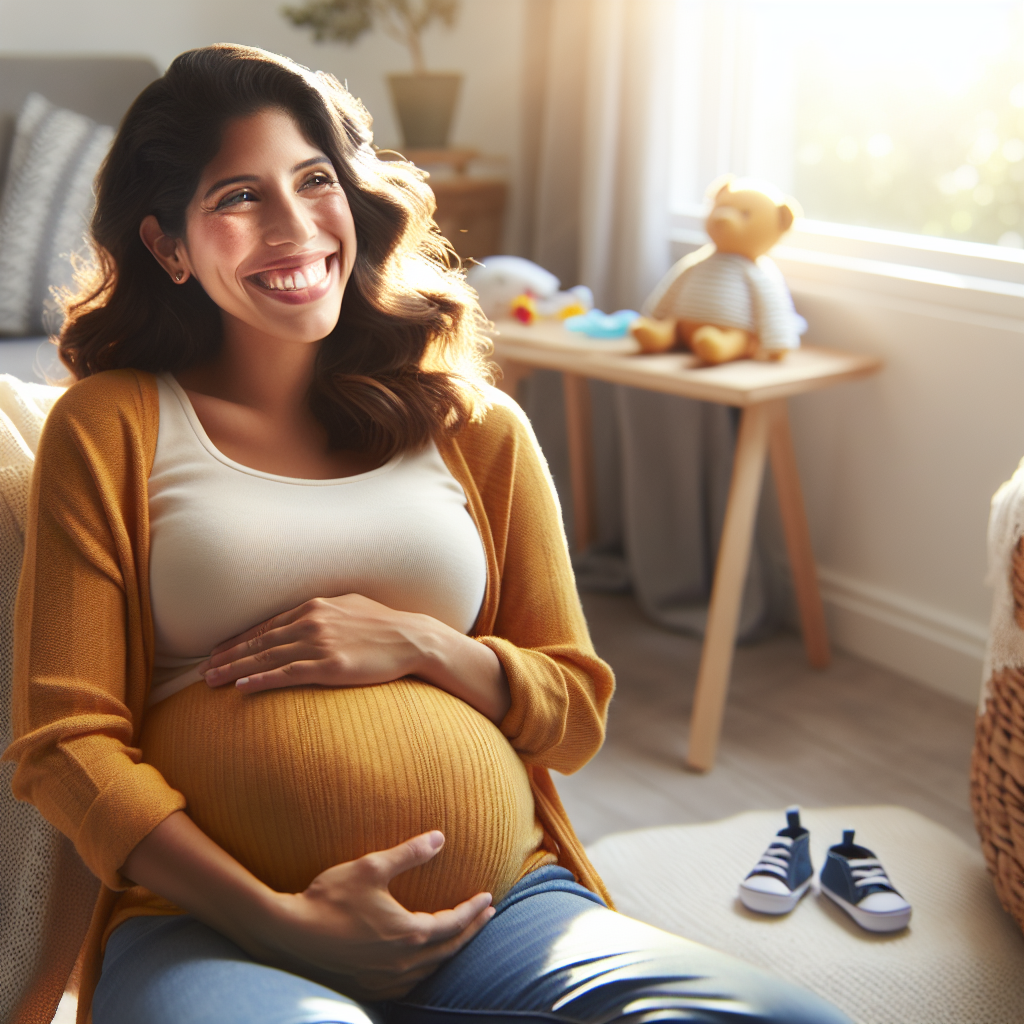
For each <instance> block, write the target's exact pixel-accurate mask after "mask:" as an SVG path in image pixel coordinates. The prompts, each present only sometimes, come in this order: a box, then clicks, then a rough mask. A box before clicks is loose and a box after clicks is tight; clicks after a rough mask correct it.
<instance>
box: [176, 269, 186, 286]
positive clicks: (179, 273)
mask: <svg viewBox="0 0 1024 1024" xmlns="http://www.w3.org/2000/svg"><path fill="white" fill-rule="evenodd" d="M184 276H185V271H184V270H179V271H178V272H177V273H176V274H175V275H174V280H175V281H177V283H178V284H181V279H182V278H183V277H184Z"/></svg>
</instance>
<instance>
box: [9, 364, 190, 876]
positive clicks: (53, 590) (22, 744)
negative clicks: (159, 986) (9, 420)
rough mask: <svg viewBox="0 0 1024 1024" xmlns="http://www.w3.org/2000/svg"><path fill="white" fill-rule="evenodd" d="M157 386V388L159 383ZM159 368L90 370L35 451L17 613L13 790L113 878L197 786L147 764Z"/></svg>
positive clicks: (11, 753)
mask: <svg viewBox="0 0 1024 1024" xmlns="http://www.w3.org/2000/svg"><path fill="white" fill-rule="evenodd" d="M150 389H151V391H152V393H150ZM157 423H158V407H157V405H156V400H155V386H154V385H153V384H152V381H151V379H150V378H148V377H146V376H144V375H140V374H136V373H134V372H132V371H115V372H112V373H105V374H100V375H98V376H96V377H90V378H87V379H86V380H84V381H82V382H80V383H78V384H76V385H74V386H73V387H72V388H71V389H69V391H68V392H67V393H66V394H65V395H64V396H63V397H62V398H61V399H60V400H59V401H58V402H57V403H56V405H55V406H54V408H53V410H52V411H51V413H50V415H49V417H48V419H47V421H46V425H45V427H44V430H43V433H42V437H41V438H40V442H39V449H38V453H37V456H36V465H35V470H34V474H33V478H32V489H31V493H30V498H29V514H28V522H27V529H26V537H25V558H24V564H23V568H22V576H21V584H20V588H19V591H18V600H17V605H16V610H15V651H14V694H13V719H14V720H13V725H14V736H15V741H14V743H12V745H11V746H10V747H9V748H8V750H7V752H6V754H5V758H7V759H15V760H17V762H18V767H17V770H16V772H15V775H14V780H13V789H14V793H15V795H16V796H17V797H18V798H19V799H21V800H27V801H30V802H31V803H33V804H35V805H36V807H38V808H39V810H40V811H41V812H42V814H43V815H44V816H45V817H46V818H47V819H48V820H49V821H50V822H51V823H52V824H54V825H55V826H56V827H57V828H58V829H60V831H61V832H63V833H64V834H65V835H67V836H68V837H69V838H70V839H71V840H72V841H73V842H74V844H75V847H76V848H77V850H78V852H79V854H80V855H81V857H82V859H83V860H84V861H85V863H86V864H87V865H88V867H89V868H90V870H92V871H93V872H94V873H95V874H96V875H97V876H98V877H99V878H100V879H101V880H102V881H103V882H104V883H105V884H106V885H108V886H110V887H111V888H115V889H118V888H124V887H126V886H127V885H129V884H131V883H129V882H127V881H126V880H125V879H123V878H122V876H121V875H120V872H119V868H120V866H121V864H122V863H123V862H124V860H125V859H126V858H127V856H128V854H129V853H130V852H131V851H132V850H133V849H134V848H135V846H136V845H137V844H138V843H139V842H140V841H141V840H142V839H143V838H144V837H145V836H146V835H147V834H148V833H149V832H150V831H151V830H152V829H153V828H154V827H155V826H156V825H157V824H159V823H160V821H162V820H163V819H164V818H166V817H167V816H168V815H169V814H171V813H172V812H173V811H175V810H179V809H181V808H183V807H184V806H185V799H184V797H183V796H182V795H181V794H180V793H178V792H177V791H176V790H174V789H172V788H171V787H170V786H169V785H168V784H167V783H166V782H165V781H164V779H163V777H162V776H161V775H160V773H159V772H158V771H156V769H154V768H152V767H151V766H149V765H147V764H144V763H142V759H141V752H140V750H139V749H138V746H137V745H136V744H137V738H138V732H139V725H140V722H141V718H142V712H143V708H144V702H145V696H146V686H147V683H148V678H149V673H150V667H151V666H150V661H151V658H152V653H151V652H152V624H151V620H150V616H149V607H148V504H147V495H146V481H147V478H148V475H149V469H150V466H151V464H152V457H153V452H154V450H155V444H156V432H157Z"/></svg>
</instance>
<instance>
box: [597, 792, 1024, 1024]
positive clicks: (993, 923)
mask: <svg viewBox="0 0 1024 1024" xmlns="http://www.w3.org/2000/svg"><path fill="white" fill-rule="evenodd" d="M802 819H803V823H804V825H805V826H806V827H807V828H809V829H810V831H811V851H812V856H813V862H814V867H815V871H816V873H818V872H820V870H821V866H822V864H823V862H824V858H825V854H826V852H827V850H828V847H829V846H831V845H832V844H833V843H838V842H840V841H841V840H842V830H843V828H844V827H847V828H854V829H856V831H857V835H856V840H855V841H856V842H858V843H861V844H863V845H864V846H867V847H869V848H870V849H872V850H873V851H874V852H875V853H876V854H877V855H878V856H879V857H880V858H881V860H882V863H883V865H884V866H885V868H886V870H887V871H888V873H889V877H890V878H891V879H892V882H893V884H894V885H895V886H896V887H897V888H898V889H899V890H900V891H901V892H902V893H903V895H904V896H905V897H906V898H907V899H908V900H910V902H911V903H912V904H913V907H914V915H913V918H912V920H911V923H910V927H909V928H908V929H907V930H906V931H905V932H902V933H899V934H896V935H872V934H870V933H868V932H865V931H862V930H861V929H860V928H859V927H857V925H855V924H854V923H853V922H852V921H851V920H850V919H849V917H847V915H846V914H845V913H843V911H841V910H839V909H838V908H837V907H836V906H835V905H834V904H832V903H831V901H829V900H828V899H827V898H826V897H824V896H821V895H819V894H818V893H813V894H808V896H806V897H805V898H804V899H803V901H802V902H801V903H800V904H799V905H798V906H797V908H796V909H795V910H794V911H793V912H792V913H791V914H790V915H788V916H786V917H777V918H772V917H764V916H762V915H758V914H754V913H751V912H750V911H748V910H747V909H746V908H745V907H743V905H742V904H741V903H740V902H739V900H738V899H737V898H736V887H737V885H738V883H739V881H740V880H741V879H742V878H743V876H744V875H745V874H746V873H747V872H748V871H749V870H750V869H751V868H752V867H753V866H754V864H755V862H756V861H757V859H758V857H759V856H760V855H761V853H762V852H763V850H764V848H765V847H766V846H767V845H768V842H769V840H770V839H771V837H772V836H773V835H774V834H775V832H776V831H777V830H778V829H779V828H782V827H784V825H785V815H784V813H783V811H781V810H779V811H753V812H749V813H746V814H740V815H737V816H736V817H734V818H727V819H725V820H724V821H718V822H712V823H710V824H706V825H686V826H682V825H680V826H672V827H668V828H653V829H642V830H638V831H635V832H622V833H618V834H615V835H610V836H606V837H605V838H604V839H601V840H599V841H598V842H597V843H595V844H594V845H593V846H591V847H590V848H589V851H588V852H589V854H590V856H591V858H592V860H593V862H594V864H595V866H596V867H597V870H598V871H599V872H600V873H601V875H602V877H603V878H604V880H605V882H606V883H607V885H608V888H609V890H610V892H611V894H612V896H613V898H614V899H615V901H616V903H617V905H618V909H619V910H620V911H622V912H623V913H624V914H628V915H630V916H631V917H635V918H638V919H640V920H642V921H646V922H648V923H649V924H653V925H656V926H657V927H659V928H664V929H665V930H666V931H670V932H674V933H676V934H678V935H683V936H686V937H687V938H690V939H695V940H697V941H698V942H703V943H705V944H706V945H709V946H713V947H715V948H716V949H720V950H723V951H724V952H727V953H731V954H733V955H734V956H738V957H740V958H741V959H744V960H747V961H748V962H750V963H753V964H757V965H759V966H761V967H765V968H767V969H769V970H771V971H773V972H774V973H776V974H779V975H781V976H783V977H785V978H789V979H790V980H792V981H794V982H797V983H799V984H801V985H803V986H805V987H806V988H809V989H811V990H812V991H815V992H818V993H819V994H821V995H823V996H825V997H826V998H827V999H830V1000H831V1001H832V1002H834V1003H835V1004H836V1005H837V1006H839V1007H841V1008H842V1009H844V1010H845V1011H846V1012H847V1013H848V1014H850V1016H851V1017H853V1019H854V1020H855V1021H857V1022H858V1024H1022V1022H1024V937H1022V935H1021V933H1020V931H1019V930H1018V928H1017V926H1016V924H1015V923H1014V922H1013V920H1012V919H1011V918H1010V917H1009V915H1007V914H1006V913H1005V912H1004V911H1003V909H1002V907H1001V906H1000V905H999V901H998V900H997V898H996V895H995V891H994V889H993V887H992V881H991V879H990V877H989V875H988V872H987V871H986V869H985V863H984V861H983V859H982V856H981V853H980V852H979V851H978V850H976V849H974V848H973V847H971V846H968V845H967V844H966V843H964V842H963V840H961V839H960V838H959V837H958V836H955V835H954V834H953V833H952V832H950V831H948V830H947V829H945V828H943V827H942V826H941V825H937V824H935V822H933V821H930V820H929V819H928V818H925V817H922V816H921V815H919V814H916V813H915V812H913V811H909V810H906V809H904V808H900V807H843V808H831V809H827V810H809V811H805V812H804V813H803V815H802Z"/></svg>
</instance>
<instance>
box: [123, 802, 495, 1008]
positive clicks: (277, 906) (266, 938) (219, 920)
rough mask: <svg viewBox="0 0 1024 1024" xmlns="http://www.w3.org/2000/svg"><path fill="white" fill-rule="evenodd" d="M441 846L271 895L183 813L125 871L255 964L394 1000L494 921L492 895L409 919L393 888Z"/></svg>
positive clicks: (396, 851)
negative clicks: (393, 882)
mask: <svg viewBox="0 0 1024 1024" xmlns="http://www.w3.org/2000/svg"><path fill="white" fill-rule="evenodd" d="M443 845H444V836H443V835H442V834H441V833H440V832H425V833H423V835H419V836H415V837H414V838H412V839H410V840H408V841H407V842H404V843H400V844H399V845H398V846H395V847H392V848H391V849H390V850H381V851H380V852H377V853H368V854H366V856H364V857H360V858H359V859H358V860H353V861H348V862H347V863H344V864H338V865H336V866H335V867H332V868H328V869H327V870H326V871H324V872H323V873H322V874H320V875H318V876H317V877H316V878H314V879H313V881H312V882H311V883H310V885H309V888H308V889H306V891H305V892H301V893H297V894H291V893H279V892H274V891H273V890H272V889H271V888H270V887H269V886H267V885H265V884H264V883H263V882H261V881H260V880H259V879H258V878H256V877H255V876H254V875H253V874H252V873H251V872H249V871H247V870H246V869H245V868H244V867H243V866H242V865H241V864H240V863H239V862H238V861H237V860H235V859H234V857H232V856H231V855H230V854H229V853H227V851H226V850H224V849H223V848H222V847H220V846H218V845H217V844H216V843H215V842H214V841H213V840H212V839H211V838H210V837H209V836H208V835H206V833H205V832H203V831H202V830H201V829H200V828H199V827H198V826H197V825H196V824H195V822H194V821H192V819H191V818H190V817H189V816H188V815H187V814H186V813H185V812H184V811H175V813H174V814H172V815H170V816H169V817H167V818H165V819H164V820H163V821H162V822H160V824H159V825H157V826H156V828H154V829H153V831H152V832H150V833H149V835H148V836H146V838H145V839H143V840H142V842H141V843H139V845H138V846H136V847H135V849H134V850H132V852H131V853H130V854H129V855H128V858H127V860H126V861H125V862H124V865H123V866H122V868H121V873H122V874H123V875H124V877H125V878H126V879H128V880H130V881H131V882H134V883H135V884H136V885H142V886H145V887H146V888H147V889H149V890H150V891H151V892H154V893H156V894H157V895H158V896H163V897H164V899H167V900H170V901H171V902H172V903H174V904H176V905H177V906H179V907H181V908H182V910H184V911H185V912H186V913H189V914H192V915H193V916H194V917H197V918H198V919H199V920H200V921H202V922H203V923H204V924H207V925H209V926H210V927H211V928H215V929H216V930H217V931H219V932H220V933H221V934H222V935H226V936H227V937H228V938H229V939H231V940H232V941H233V942H235V943H236V944H237V945H239V946H240V947H241V948H242V949H244V950H245V951H246V952H247V953H248V954H249V955H250V956H252V957H253V958H254V959H256V960H259V961H261V962H263V963H269V964H272V965H273V966H275V967H281V968H283V969H285V970H289V971H292V972H293V973H296V974H302V975H304V976H306V977H310V978H313V979H314V980H316V981H321V982H322V983H324V984H327V985H331V986H333V987H336V988H341V989H343V990H344V991H345V992H347V993H349V994H351V995H353V996H355V997H356V998H363V999H388V998H397V997H399V996H402V995H404V994H405V993H406V992H408V991H409V990H410V989H411V988H412V987H413V986H414V985H415V984H416V983H417V982H418V981H420V980H422V979H423V978H425V977H426V976H427V975H428V974H430V973H431V972H432V971H433V970H435V969H436V968H437V967H438V966H439V965H440V964H441V963H443V962H444V961H445V960H447V959H448V958H449V957H451V956H453V955H454V954H455V953H457V952H458V951H459V950H460V949H461V948H462V947H463V946H464V945H465V944H466V943H467V942H469V940H470V939H471V938H473V936H474V935H476V933H477V932H478V931H480V929H481V928H483V926H484V925H485V924H486V923H487V922H488V921H489V920H490V919H491V917H492V916H493V915H494V911H493V910H492V909H491V907H490V903H491V897H490V894H489V893H485V892H482V893H477V895H476V896H474V897H472V899H468V900H465V901H464V902H463V903H460V904H459V905H458V906H457V907H455V908H453V909H452V910H441V911H438V912H437V913H435V914H424V913H411V912H410V911H408V910H406V909H405V908H404V907H403V906H402V905H401V904H400V903H399V902H398V901H397V900H396V899H395V898H394V897H393V896H392V895H391V893H390V892H389V891H388V883H389V882H390V881H391V879H392V878H394V877H395V876H396V875H399V874H401V873H402V872H403V871H408V870H409V869H410V868H414V867H417V866H419V865H420V864H426V863H427V861H429V860H431V859H432V858H433V857H435V856H436V855H437V853H438V851H439V850H440V849H441V847H442V846H443Z"/></svg>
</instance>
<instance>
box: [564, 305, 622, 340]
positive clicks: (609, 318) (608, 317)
mask: <svg viewBox="0 0 1024 1024" xmlns="http://www.w3.org/2000/svg"><path fill="white" fill-rule="evenodd" d="M639 318H640V314H639V313H638V312H637V311H636V310H635V309H619V310H616V311H615V312H614V313H602V312H601V310H599V309H592V310H590V312H588V313H584V314H582V315H578V316H571V317H569V318H568V319H566V321H565V326H566V329H567V330H570V331H577V332H579V333H580V334H585V335H586V336H587V337H588V338H605V339H611V338H624V337H626V335H627V334H629V329H630V327H631V326H632V325H633V324H634V323H635V322H636V321H637V320H638V319H639Z"/></svg>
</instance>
